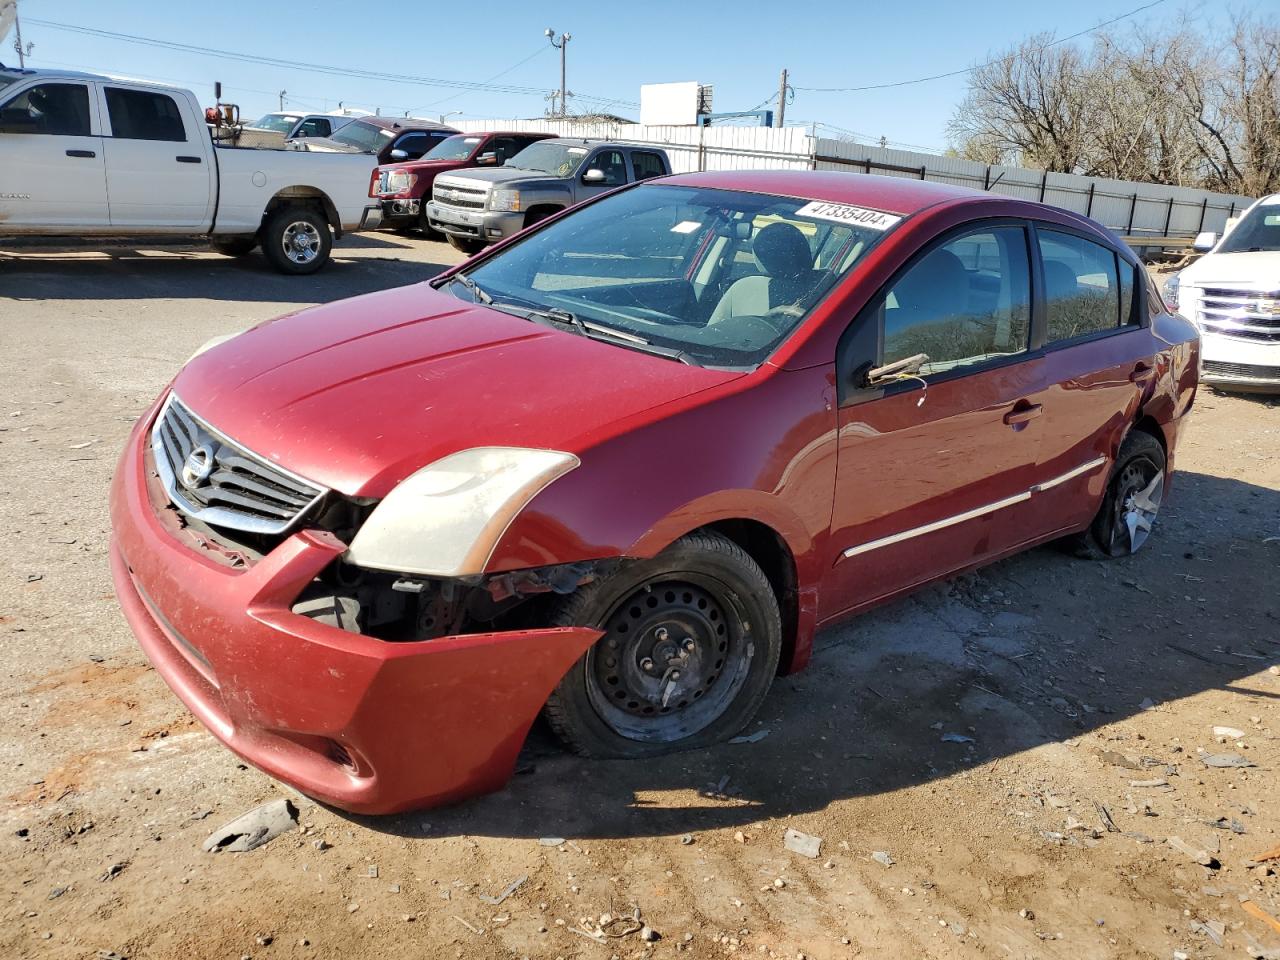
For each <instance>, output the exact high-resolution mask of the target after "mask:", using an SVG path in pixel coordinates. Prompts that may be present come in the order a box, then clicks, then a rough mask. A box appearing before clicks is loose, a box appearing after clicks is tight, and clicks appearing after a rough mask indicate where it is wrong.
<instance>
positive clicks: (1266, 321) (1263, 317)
mask: <svg viewBox="0 0 1280 960" xmlns="http://www.w3.org/2000/svg"><path fill="white" fill-rule="evenodd" d="M1196 319H1197V320H1198V321H1199V323H1200V326H1201V327H1202V328H1203V329H1204V330H1205V331H1206V332H1208V333H1221V334H1223V335H1225V336H1229V337H1239V338H1241V339H1243V340H1263V341H1270V342H1280V291H1277V290H1267V291H1259V290H1233V289H1230V288H1226V287H1205V288H1204V289H1203V290H1201V291H1200V296H1199V301H1198V303H1197V310H1196Z"/></svg>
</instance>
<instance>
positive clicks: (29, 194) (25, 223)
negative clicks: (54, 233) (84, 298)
mask: <svg viewBox="0 0 1280 960" xmlns="http://www.w3.org/2000/svg"><path fill="white" fill-rule="evenodd" d="M99 132H100V129H99V126H98V110H97V102H96V98H95V91H94V87H93V84H90V83H79V82H71V81H64V80H59V81H51V82H49V83H41V84H37V85H36V86H33V87H27V88H26V89H24V90H22V91H20V92H19V93H16V94H12V95H10V96H9V97H8V98H7V99H4V100H3V101H0V221H3V222H4V223H5V225H6V226H9V227H31V228H35V229H38V230H41V231H42V232H49V231H51V230H52V229H56V228H57V227H60V226H65V227H67V228H69V232H78V231H79V230H81V229H87V230H90V231H92V230H94V229H102V228H105V227H107V226H108V224H109V219H108V213H107V181H106V174H105V166H104V162H103V155H102V138H101V137H100V136H99V135H98V134H99Z"/></svg>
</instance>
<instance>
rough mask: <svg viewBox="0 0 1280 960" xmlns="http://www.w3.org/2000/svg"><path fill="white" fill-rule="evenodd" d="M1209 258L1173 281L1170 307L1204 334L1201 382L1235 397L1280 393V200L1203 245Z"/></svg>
mask: <svg viewBox="0 0 1280 960" xmlns="http://www.w3.org/2000/svg"><path fill="white" fill-rule="evenodd" d="M1195 248H1196V249H1197V250H1204V251H1207V252H1206V253H1205V255H1204V256H1203V257H1201V258H1200V259H1199V260H1197V261H1196V262H1195V263H1193V264H1191V266H1189V267H1187V268H1186V269H1185V270H1183V271H1181V272H1180V273H1175V274H1174V275H1173V276H1171V277H1170V278H1169V279H1168V280H1166V281H1165V288H1164V294H1165V300H1167V301H1168V302H1169V305H1170V306H1172V307H1175V308H1176V309H1177V310H1178V311H1179V312H1180V313H1181V314H1183V316H1186V317H1188V318H1190V319H1191V320H1193V321H1195V324H1196V326H1198V327H1199V328H1200V335H1201V343H1202V347H1201V352H1200V355H1201V357H1202V360H1203V365H1202V368H1201V373H1200V379H1201V381H1202V382H1204V383H1210V384H1214V385H1216V386H1220V387H1222V388H1224V389H1227V390H1240V391H1250V392H1261V393H1280V194H1273V195H1271V196H1269V197H1263V198H1262V199H1261V200H1258V201H1257V202H1256V203H1254V204H1253V205H1252V206H1251V207H1249V208H1248V209H1247V210H1245V212H1244V213H1243V214H1242V215H1241V216H1240V219H1239V220H1238V221H1236V223H1235V224H1234V225H1232V224H1230V223H1228V224H1227V231H1226V233H1225V234H1224V235H1223V237H1222V239H1220V240H1219V239H1218V237H1217V236H1216V235H1215V234H1213V233H1202V234H1200V236H1198V237H1196V240H1195Z"/></svg>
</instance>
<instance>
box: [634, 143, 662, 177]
mask: <svg viewBox="0 0 1280 960" xmlns="http://www.w3.org/2000/svg"><path fill="white" fill-rule="evenodd" d="M631 166H632V167H633V168H634V169H635V171H636V179H637V180H648V179H649V178H650V177H661V176H664V175H665V174H666V172H667V169H666V167H665V166H664V165H663V163H662V158H661V157H660V156H658V155H657V154H656V153H650V152H649V151H648V150H634V151H632V153H631Z"/></svg>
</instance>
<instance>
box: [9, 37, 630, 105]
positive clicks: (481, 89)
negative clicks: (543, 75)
mask: <svg viewBox="0 0 1280 960" xmlns="http://www.w3.org/2000/svg"><path fill="white" fill-rule="evenodd" d="M27 22H28V23H34V24H39V25H40V26H42V27H49V28H51V29H54V30H65V31H68V32H70V33H80V34H85V35H87V36H91V37H99V38H102V39H107V40H118V41H121V42H124V43H137V44H141V45H143V46H149V47H160V48H163V49H167V50H177V51H179V52H181V53H194V54H197V55H199V56H205V57H217V58H221V59H224V60H235V61H239V62H241V63H256V64H261V65H265V66H272V67H279V68H282V69H286V70H303V71H307V72H310V73H321V74H326V75H328V76H338V77H344V78H345V77H359V78H361V79H364V80H380V81H384V82H387V83H402V84H409V85H412V86H423V87H444V88H445V89H452V90H464V91H472V92H476V93H505V94H511V95H516V96H536V97H541V96H542V95H543V92H544V91H543V89H542V88H541V87H524V86H517V85H515V84H494V83H484V82H477V81H473V80H447V79H443V78H440V77H421V76H414V75H411V74H393V73H383V72H380V71H376V70H361V69H357V68H354V67H335V66H331V65H327V64H320V63H306V62H304V61H300V60H282V59H279V58H277V57H266V56H259V55H256V54H248V53H238V52H236V51H234V50H219V49H217V48H214V47H200V46H196V45H194V44H189V43H177V42H175V41H172V40H158V39H156V38H154V37H143V36H138V35H136V34H130V33H117V32H115V31H112V30H101V29H98V28H96V27H82V26H78V25H76V24H70V23H58V22H56V21H53V20H38V19H35V18H31V17H28V18H27ZM617 102H619V103H622V102H627V101H617ZM631 105H632V106H638V104H634V103H632V104H631Z"/></svg>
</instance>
